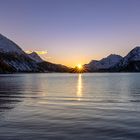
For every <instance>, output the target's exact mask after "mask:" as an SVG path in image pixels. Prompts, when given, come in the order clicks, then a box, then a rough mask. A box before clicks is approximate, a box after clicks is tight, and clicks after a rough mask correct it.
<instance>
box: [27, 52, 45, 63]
mask: <svg viewBox="0 0 140 140" xmlns="http://www.w3.org/2000/svg"><path fill="white" fill-rule="evenodd" d="M28 56H29V57H30V58H31V59H32V60H34V61H36V62H37V63H41V62H43V61H44V60H43V59H42V58H41V57H40V56H39V55H38V54H37V53H36V52H32V53H30V54H28Z"/></svg>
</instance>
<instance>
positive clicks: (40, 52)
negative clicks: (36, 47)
mask: <svg viewBox="0 0 140 140" xmlns="http://www.w3.org/2000/svg"><path fill="white" fill-rule="evenodd" d="M25 52H26V53H28V54H30V53H32V52H36V53H37V54H38V55H45V54H47V53H48V52H47V50H45V51H31V50H27V51H25Z"/></svg>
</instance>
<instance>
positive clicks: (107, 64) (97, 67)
mask: <svg viewBox="0 0 140 140" xmlns="http://www.w3.org/2000/svg"><path fill="white" fill-rule="evenodd" d="M121 59H122V57H121V56H120V55H115V54H111V55H109V56H108V57H106V58H103V59H101V60H99V61H98V60H92V61H91V62H90V63H89V64H85V65H84V68H85V69H86V70H87V71H89V72H96V71H108V70H109V69H110V68H112V67H114V66H115V65H116V64H117V63H118V62H120V60H121Z"/></svg>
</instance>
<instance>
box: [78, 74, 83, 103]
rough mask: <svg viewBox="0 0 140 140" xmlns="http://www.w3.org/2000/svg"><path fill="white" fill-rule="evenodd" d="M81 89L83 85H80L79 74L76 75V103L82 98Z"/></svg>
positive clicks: (80, 78) (80, 75) (80, 76)
mask: <svg viewBox="0 0 140 140" xmlns="http://www.w3.org/2000/svg"><path fill="white" fill-rule="evenodd" d="M82 88H83V85H82V74H79V75H78V82H77V99H78V101H80V100H81V97H82V96H83V95H82Z"/></svg>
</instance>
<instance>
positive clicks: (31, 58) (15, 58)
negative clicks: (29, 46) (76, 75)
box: [0, 34, 69, 73]
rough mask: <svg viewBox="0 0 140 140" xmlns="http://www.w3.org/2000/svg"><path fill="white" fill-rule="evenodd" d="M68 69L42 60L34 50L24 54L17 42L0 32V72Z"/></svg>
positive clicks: (58, 70) (60, 70) (65, 70)
mask: <svg viewBox="0 0 140 140" xmlns="http://www.w3.org/2000/svg"><path fill="white" fill-rule="evenodd" d="M68 70H69V68H67V67H66V66H62V65H58V64H53V63H50V62H45V61H43V60H42V59H41V58H40V56H38V54H36V53H35V52H33V53H31V54H26V53H25V52H24V51H23V50H22V49H21V48H20V47H19V46H18V45H17V44H15V43H14V42H13V41H11V40H9V39H8V38H6V37H4V36H3V35H1V34H0V73H11V72H12V73H15V72H62V71H63V72H68Z"/></svg>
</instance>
